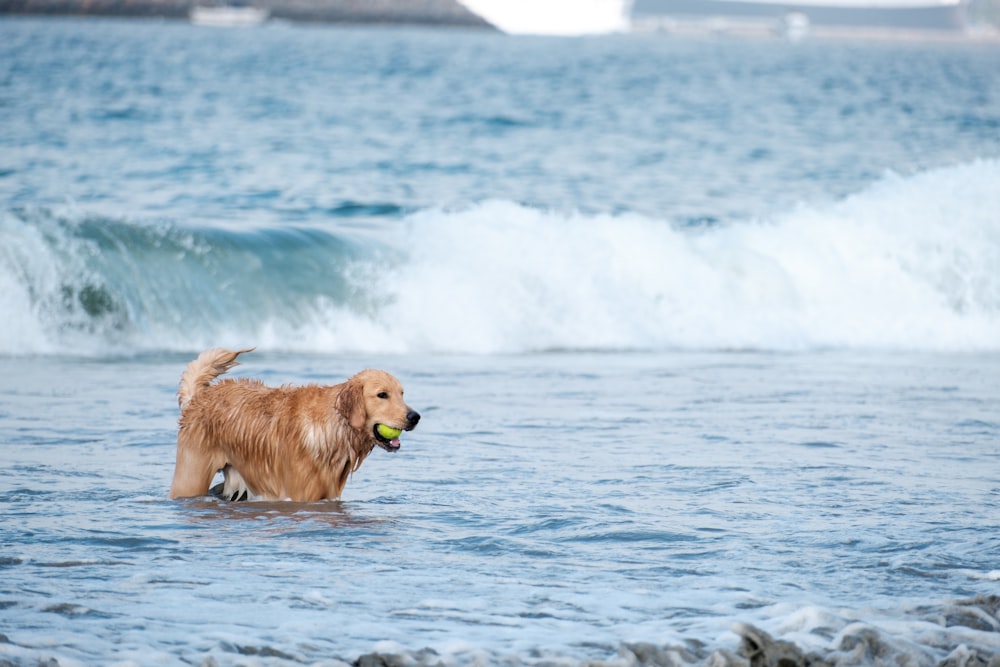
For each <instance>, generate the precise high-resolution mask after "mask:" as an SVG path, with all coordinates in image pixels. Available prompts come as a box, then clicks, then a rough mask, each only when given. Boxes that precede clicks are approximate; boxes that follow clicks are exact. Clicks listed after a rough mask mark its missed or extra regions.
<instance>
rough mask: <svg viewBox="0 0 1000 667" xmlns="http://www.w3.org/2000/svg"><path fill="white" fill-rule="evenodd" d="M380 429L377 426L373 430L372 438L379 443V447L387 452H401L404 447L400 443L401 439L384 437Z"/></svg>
mask: <svg viewBox="0 0 1000 667" xmlns="http://www.w3.org/2000/svg"><path fill="white" fill-rule="evenodd" d="M378 427H379V425H378V424H375V426H374V427H373V428H372V436H373V437H374V438H375V442H377V443H378V446H379V447H381V448H382V449H384V450H385V451H387V452H397V451H399V448H400V447H401V446H402V445H401V444H400V442H399V438H392V439H389V438H384V437H382V434H381V433H379V432H378Z"/></svg>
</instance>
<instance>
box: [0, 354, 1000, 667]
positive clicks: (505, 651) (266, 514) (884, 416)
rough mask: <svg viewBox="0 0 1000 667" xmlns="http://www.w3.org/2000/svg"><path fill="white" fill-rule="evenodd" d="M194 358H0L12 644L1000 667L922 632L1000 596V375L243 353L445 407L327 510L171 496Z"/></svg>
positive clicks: (714, 359)
mask: <svg viewBox="0 0 1000 667" xmlns="http://www.w3.org/2000/svg"><path fill="white" fill-rule="evenodd" d="M183 361H184V360H183V359H181V358H174V357H167V358H143V359H133V360H111V361H76V360H72V359H64V358H63V359H60V358H36V359H23V360H17V359H7V360H5V361H3V362H2V365H3V373H2V376H3V378H4V379H3V381H2V382H3V387H2V392H3V403H2V404H3V405H4V415H3V420H2V422H0V424H2V426H0V428H2V430H0V441H2V442H3V443H5V444H4V447H5V452H6V455H5V459H6V460H5V462H4V475H3V479H4V483H3V490H2V492H0V503H2V504H3V508H4V516H5V520H4V523H3V543H4V544H5V545H6V547H5V556H4V561H3V570H4V577H3V581H4V583H3V584H2V592H0V597H2V600H3V610H2V611H0V614H2V615H3V617H4V623H3V625H4V632H5V634H6V635H7V636H8V637H9V639H10V640H11V641H12V642H13V645H4V644H0V652H2V653H0V654H4V655H6V656H8V657H17V656H19V655H27V656H32V659H34V658H35V657H37V658H43V657H44V656H47V655H50V654H51V655H54V656H57V657H58V659H59V660H60V661H63V660H67V659H68V660H77V661H80V662H82V663H84V664H89V663H92V662H102V663H103V662H107V661H112V660H135V661H137V662H138V663H139V664H149V663H151V662H154V661H156V662H159V661H163V662H166V663H167V664H173V663H175V662H182V661H183V662H195V663H197V662H199V661H200V660H202V659H203V658H205V657H206V656H213V657H214V658H215V659H216V660H217V661H219V662H220V664H238V663H240V662H241V661H242V660H244V658H243V657H241V650H243V649H247V648H248V647H250V648H255V649H259V650H260V651H264V652H265V655H266V654H268V653H269V652H271V654H272V655H275V656H278V657H277V658H276V659H277V660H278V661H279V662H280V661H281V660H286V661H288V662H291V661H305V662H312V661H316V660H321V659H329V658H341V659H344V660H351V659H353V658H354V657H356V656H357V655H359V654H361V653H364V652H367V651H371V650H374V649H376V648H381V649H383V650H385V649H386V648H389V649H395V650H403V649H406V650H417V649H422V648H424V647H430V648H433V649H434V650H435V651H437V652H438V653H439V654H441V655H445V656H447V655H451V656H452V659H458V660H459V661H460V662H462V661H464V660H468V659H469V658H468V655H466V654H467V652H469V651H472V652H473V655H481V654H485V655H486V656H487V658H486V659H487V660H490V661H495V660H497V659H499V658H500V656H504V655H513V656H520V659H527V658H528V657H529V656H531V655H534V654H536V652H538V651H542V652H544V653H548V654H552V655H555V656H560V657H562V658H569V659H573V660H583V659H590V658H595V659H596V658H601V659H607V658H610V657H613V656H614V655H615V652H616V651H617V649H618V645H619V643H620V642H627V641H643V642H652V643H656V644H676V643H681V642H683V641H685V640H699V641H702V642H705V643H707V644H708V645H709V646H711V647H715V648H725V647H729V648H731V649H732V648H735V646H736V644H737V641H736V639H735V638H734V636H733V635H731V634H730V629H731V626H732V625H733V624H734V623H735V622H750V623H754V624H758V625H759V626H761V627H763V628H765V629H766V630H768V631H770V632H774V633H777V634H778V635H779V636H785V637H791V638H793V639H796V640H798V642H799V643H800V644H803V645H804V646H806V647H807V648H811V649H817V650H819V649H831V648H833V647H834V646H835V644H836V642H835V641H834V640H835V637H836V635H837V633H839V632H841V631H843V630H844V629H845V628H846V627H848V626H849V624H850V623H851V622H853V621H861V622H863V623H864V624H866V625H870V626H872V627H874V628H877V629H879V630H881V631H882V632H883V633H884V634H885V636H886V637H887V638H888V640H889V641H896V642H900V643H901V644H902V646H903V647H904V649H903V650H905V651H906V652H905V653H904V654H906V655H911V656H918V657H919V656H921V655H926V656H930V657H931V658H935V659H941V658H943V657H944V656H945V655H946V654H947V653H948V652H950V651H951V650H952V649H954V648H955V647H956V646H958V645H959V644H961V643H966V644H970V645H972V646H978V647H980V648H981V649H982V648H983V647H985V648H986V649H988V650H993V651H995V650H997V649H998V648H1000V641H998V639H1000V636H998V633H997V631H996V628H994V629H993V632H970V631H968V629H967V628H953V629H952V630H951V631H950V632H951V633H952V636H951V637H949V639H948V640H947V641H945V642H944V644H943V645H937V644H931V645H930V646H928V645H927V644H928V643H929V642H928V640H927V635H928V634H929V632H928V629H927V627H926V626H927V623H928V622H927V620H926V618H924V617H923V616H919V615H918V616H914V617H912V618H911V617H910V614H913V613H914V610H915V609H917V608H919V607H920V606H927V605H944V604H946V603H950V602H951V601H953V600H955V599H963V598H970V597H974V596H976V595H987V594H990V593H995V592H996V586H997V580H998V577H1000V572H998V570H997V561H996V554H997V553H998V547H1000V542H998V537H997V536H998V532H997V531H996V530H994V529H993V528H995V527H996V524H997V518H998V517H997V509H996V507H997V499H998V496H1000V477H998V475H997V472H996V468H995V465H994V463H995V460H996V456H997V453H998V451H997V446H998V445H997V443H998V437H997V436H998V432H1000V425H998V423H997V421H996V416H995V406H996V404H997V400H998V398H1000V396H998V393H1000V388H998V386H997V383H996V382H995V378H996V377H997V372H998V371H1000V369H998V368H997V359H996V358H995V357H993V356H982V355H928V354H899V355H868V354H861V353H802V354H792V355H787V354H783V355H775V354H766V353H758V354H741V353H701V354H692V353H686V354H633V355H603V354H554V355H537V356H532V355H527V356H525V355H519V356H513V357H502V356H501V357H442V358H435V357H405V358H402V357H400V358H395V357H385V358H376V359H371V358H366V359H364V360H363V361H362V360H360V359H356V358H350V357H325V356H324V357H315V356H284V355H268V354H256V355H250V356H249V357H248V358H247V359H246V361H245V363H244V366H243V367H241V368H240V369H239V370H240V371H241V374H247V375H254V376H257V377H263V378H266V379H268V380H269V381H271V382H273V383H280V382H283V381H285V380H295V381H299V382H306V381H324V380H329V381H333V380H337V379H338V378H341V377H343V376H344V375H345V374H346V373H348V372H350V371H351V369H354V368H356V367H358V366H359V365H362V364H363V363H368V362H372V363H375V364H376V365H380V366H384V367H388V368H392V369H393V370H394V371H395V372H396V373H397V374H398V375H399V377H400V378H401V379H402V380H403V381H404V383H405V385H406V386H407V388H408V392H407V395H408V396H409V399H410V401H411V403H413V404H414V406H415V407H419V409H420V410H421V411H422V413H423V414H424V420H423V421H422V422H421V425H420V427H419V429H418V430H416V431H414V432H413V433H411V434H408V437H407V438H405V440H404V447H403V449H402V451H401V452H399V453H398V454H395V455H389V454H386V453H384V452H381V451H377V452H376V453H375V454H374V455H373V456H372V457H371V458H370V459H369V460H368V461H367V462H366V463H365V465H364V466H363V467H362V469H361V470H360V471H359V472H358V473H356V474H355V475H354V478H353V479H352V480H351V482H350V483H349V485H348V487H347V490H346V492H345V494H344V496H343V498H342V500H340V501H334V502H327V503H318V504H291V503H242V504H229V503H222V502H219V501H215V500H211V499H209V500H187V501H181V502H174V501H169V500H167V499H166V498H165V494H166V489H167V487H168V485H169V479H170V476H171V474H172V456H173V444H174V436H175V433H174V428H175V419H176V414H175V407H174V406H175V403H174V391H175V387H176V378H177V375H178V370H179V369H180V368H181V367H182V365H183ZM935 632H937V633H938V634H940V635H945V636H947V635H948V633H949V630H947V629H945V628H938V629H936V631H935ZM934 639H935V641H940V638H939V637H935V638H934ZM385 641H390V642H395V644H385V643H384V642H385ZM949 641H950V644H949V643H948V642H949ZM15 647H17V648H18V650H15ZM240 647H242V648H240ZM22 648H23V651H24V652H23V653H21V652H20V651H21V649H22ZM462 655H465V656H466V657H465V658H462V657H461V656H462ZM282 656H284V657H282ZM928 659H929V658H928ZM924 664H933V662H926V663H924Z"/></svg>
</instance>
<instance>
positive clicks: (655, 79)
mask: <svg viewBox="0 0 1000 667" xmlns="http://www.w3.org/2000/svg"><path fill="white" fill-rule="evenodd" d="M997 62H1000V50H998V49H997V46H996V44H991V43H980V44H976V43H957V42H956V43H939V44H920V43H913V42H892V43H890V42H846V41H845V42H821V41H808V40H807V41H805V42H802V43H796V44H789V43H785V42H781V41H777V40H775V41H767V40H750V41H740V40H735V41H727V40H713V39H706V40H679V39H675V38H666V37H662V36H636V35H616V36H604V37H588V38H573V39H557V38H543V37H530V38H529V37H511V36H505V35H500V34H493V33H487V32H464V31H435V30H408V29H399V28H391V27H385V28H377V29H375V28H371V29H360V28H333V27H323V26H294V25H274V26H269V27H267V28H263V29H259V30H245V31H241V30H207V29H199V28H195V27H192V26H188V25H184V24H181V23H171V22H154V21H149V22H147V21H112V20H68V19H52V20H36V19H10V18H8V19H3V20H2V21H0V128H2V129H0V239H2V241H0V312H2V313H3V315H4V325H3V327H0V397H2V398H0V448H2V454H3V455H2V457H0V517H2V519H0V545H2V552H0V634H2V638H0V660H2V661H7V662H10V663H13V664H15V665H21V664H24V665H35V664H38V663H40V662H43V661H46V660H48V659H50V658H54V659H56V660H58V662H59V664H62V665H73V664H88V665H89V664H140V665H145V664H154V663H156V664H212V663H213V662H214V664H219V665H229V664H267V665H272V664H273V665H285V664H302V663H304V664H314V663H320V664H342V663H341V662H338V661H346V662H351V661H352V660H354V659H355V658H356V657H357V656H358V655H360V654H362V653H366V652H370V651H375V650H378V651H382V652H389V653H400V654H402V655H405V656H407V659H409V660H411V661H414V662H415V663H416V664H436V661H442V662H443V663H444V664H473V663H475V664H496V663H502V662H506V663H509V664H519V663H530V664H579V663H581V662H582V661H586V660H598V661H604V662H606V663H607V664H637V663H636V662H635V659H634V654H633V653H632V652H630V651H631V649H629V646H630V645H631V644H630V643H632V642H646V643H652V644H656V645H659V646H684V647H685V650H686V651H687V654H686V655H687V658H685V659H684V660H683V661H682V662H685V663H692V664H707V663H706V661H712V660H714V661H715V662H714V663H711V664H728V663H726V662H725V661H726V660H729V659H730V658H731V657H732V656H733V654H734V652H735V651H736V649H737V647H738V645H739V638H738V636H737V630H736V628H738V627H739V626H738V625H736V624H739V623H751V624H754V625H757V626H759V627H761V628H763V629H764V630H766V631H767V632H769V633H771V634H773V635H774V636H776V637H779V638H782V639H786V640H788V641H792V642H795V643H796V644H797V645H799V646H800V647H802V648H803V649H806V650H811V651H816V652H818V653H820V654H822V655H824V656H827V657H828V658H829V659H831V660H836V661H839V664H865V663H866V662H872V661H874V659H875V658H874V657H873V656H876V655H878V656H882V658H883V659H885V660H886V661H895V660H897V659H900V660H902V659H908V660H911V661H912V663H911V664H918V665H925V664H926V665H934V664H937V663H938V662H939V661H940V660H943V659H944V658H945V657H947V656H948V655H952V656H953V658H956V659H957V657H960V656H962V655H969V652H971V651H974V652H976V653H977V654H978V655H979V656H985V657H986V659H987V660H988V659H989V656H992V655H997V654H1000V612H998V610H997V606H998V601H997V598H991V597H989V596H991V595H996V594H998V593H1000V586H998V582H1000V558H998V556H997V554H1000V538H998V535H1000V510H998V509H997V506H998V500H1000V468H998V467H997V460H998V459H997V455H998V454H1000V437H998V436H1000V417H998V413H997V406H998V404H1000V381H998V380H1000V271H997V267H1000V70H998V68H997V67H996V64H997ZM216 345H230V346H250V345H257V346H258V352H256V353H254V354H253V355H249V356H248V357H247V358H246V360H245V363H244V365H243V366H241V367H240V368H239V369H237V371H236V372H237V374H240V375H246V376H252V377H259V378H262V379H264V380H265V381H267V382H268V383H271V384H283V383H306V382H338V381H340V380H342V379H343V378H344V377H346V376H347V375H350V374H351V373H353V372H355V371H357V370H359V369H360V368H363V367H367V366H374V367H382V368H386V369H388V370H390V371H391V372H393V373H395V374H396V375H397V376H399V377H400V379H401V380H402V381H403V383H404V385H405V386H406V390H407V397H408V400H409V402H410V403H411V404H412V405H413V407H415V408H416V409H418V410H419V411H420V412H421V413H422V414H423V415H424V419H423V420H422V421H421V424H420V427H419V428H418V429H417V430H416V431H414V432H413V433H411V434H408V436H407V437H406V438H404V441H403V449H402V451H401V452H399V453H398V454H396V455H392V456H390V455H388V454H385V453H384V452H376V453H375V454H374V455H373V456H372V457H370V459H369V460H368V461H366V463H365V465H364V467H363V468H362V469H361V470H360V471H359V472H358V473H356V474H355V475H354V477H353V479H352V480H351V481H350V482H349V484H348V486H347V489H346V490H345V493H344V497H343V499H342V500H340V501H335V502H328V503H319V504H311V505H309V504H307V505H296V504H290V503H285V504H282V503H277V504H271V503H243V504H225V503H220V502H218V501H215V500H211V499H204V500H188V501H180V502H178V501H169V500H167V499H166V491H167V487H168V485H169V480H170V477H171V474H172V469H173V455H174V442H175V437H176V419H177V413H176V397H175V392H176V387H177V382H178V379H179V376H180V372H181V371H182V370H183V367H184V365H185V364H186V363H187V362H188V361H189V360H190V359H191V358H193V356H194V355H195V354H196V353H197V352H198V351H200V350H201V349H203V348H205V347H209V346H216ZM977 596H979V597H978V598H977ZM974 599H975V600H976V602H975V603H970V602H969V601H970V600H974ZM970 619H972V620H970ZM869 631H871V633H869ZM866 633H867V634H866ZM859 637H866V638H867V639H866V640H865V641H869V642H870V641H872V640H871V637H877V638H878V640H877V641H878V643H877V644H876V645H874V646H872V645H869V646H871V648H870V651H869V653H868V654H867V657H865V655H861V657H858V653H857V651H856V650H855V651H854V653H852V648H851V647H857V646H858V642H859V641H860V640H859V639H858V638H859ZM424 648H429V649H431V650H432V651H433V653H427V652H423V653H422V652H421V651H422V649H424ZM963 651H965V653H963ZM678 655H679V654H678ZM629 656H633V657H632V658H630V657H629ZM629 660H632V662H631V663H630V662H629ZM852 660H853V662H852ZM205 661H208V662H205ZM720 661H721V662H720ZM733 664H736V663H733Z"/></svg>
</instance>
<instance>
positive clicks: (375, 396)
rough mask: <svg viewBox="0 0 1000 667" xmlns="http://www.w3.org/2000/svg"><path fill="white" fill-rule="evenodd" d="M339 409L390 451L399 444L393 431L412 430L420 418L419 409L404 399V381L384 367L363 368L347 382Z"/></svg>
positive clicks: (379, 444) (354, 426) (358, 429)
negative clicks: (401, 381) (415, 408)
mask: <svg viewBox="0 0 1000 667" xmlns="http://www.w3.org/2000/svg"><path fill="white" fill-rule="evenodd" d="M337 409H338V410H339V411H340V414H342V415H343V416H344V418H345V419H347V421H348V423H349V424H350V425H351V428H353V429H355V430H357V431H363V432H365V433H367V434H368V435H369V436H370V437H371V439H372V441H373V442H374V443H375V444H377V445H378V446H379V447H381V448H382V449H384V450H386V451H387V452H395V451H396V450H398V449H399V446H400V445H399V436H398V434H393V433H392V431H412V430H413V429H414V428H415V427H416V425H417V422H418V421H420V415H419V414H418V413H417V411H416V410H413V409H412V408H410V406H408V405H407V404H406V403H405V402H404V401H403V385H401V384H400V383H399V380H397V379H396V378H395V377H393V376H392V375H390V374H389V373H386V372H385V371H376V370H366V371H361V372H360V373H358V374H357V375H355V376H354V377H352V378H351V379H350V380H348V381H347V382H345V383H344V386H343V388H342V389H341V391H340V394H339V395H338V396H337ZM380 427H381V428H380ZM387 436H394V437H387Z"/></svg>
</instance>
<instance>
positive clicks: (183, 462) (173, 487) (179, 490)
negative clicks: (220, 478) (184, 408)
mask: <svg viewBox="0 0 1000 667" xmlns="http://www.w3.org/2000/svg"><path fill="white" fill-rule="evenodd" d="M212 459H213V457H212V456H210V455H208V454H206V453H205V452H202V451H200V450H199V448H197V447H195V446H193V445H192V444H191V443H190V442H185V441H184V438H183V435H181V437H179V438H178V439H177V467H176V468H174V481H173V482H172V483H171V484H170V497H171V498H190V497H192V496H203V495H205V494H207V493H208V487H209V485H210V484H211V483H212V478H213V477H215V472H216V471H217V470H218V469H219V468H220V467H221V465H222V463H223V462H216V461H213V460H212Z"/></svg>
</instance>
